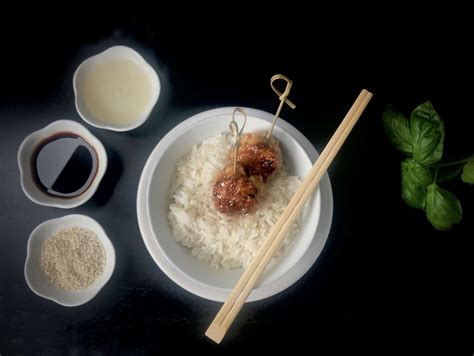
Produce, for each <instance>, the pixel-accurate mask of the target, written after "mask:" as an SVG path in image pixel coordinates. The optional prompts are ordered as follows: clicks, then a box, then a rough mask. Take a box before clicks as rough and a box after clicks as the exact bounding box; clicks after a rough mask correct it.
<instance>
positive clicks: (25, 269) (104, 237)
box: [23, 214, 116, 307]
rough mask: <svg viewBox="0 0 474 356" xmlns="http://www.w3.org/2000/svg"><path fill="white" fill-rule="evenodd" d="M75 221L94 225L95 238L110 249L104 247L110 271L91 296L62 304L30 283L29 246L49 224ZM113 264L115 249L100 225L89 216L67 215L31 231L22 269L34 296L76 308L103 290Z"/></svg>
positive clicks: (45, 222) (30, 254) (43, 223)
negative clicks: (86, 221)
mask: <svg viewBox="0 0 474 356" xmlns="http://www.w3.org/2000/svg"><path fill="white" fill-rule="evenodd" d="M76 219H77V220H89V221H90V222H91V223H92V224H93V225H96V226H95V227H94V232H95V233H96V234H97V238H98V239H99V241H100V242H101V243H102V245H103V244H104V241H105V242H106V243H107V244H108V245H109V247H110V249H109V250H107V249H106V248H105V246H104V250H105V251H106V265H107V264H109V265H110V266H111V269H110V273H109V274H107V275H105V278H104V279H103V281H102V282H101V284H100V285H98V286H96V288H95V289H94V290H93V292H91V294H90V295H89V296H88V297H87V298H84V300H82V301H80V302H77V303H67V302H63V301H62V300H60V299H58V298H55V297H52V296H50V295H46V294H43V293H41V292H39V291H38V290H37V289H36V287H35V284H34V282H32V280H31V278H30V276H29V274H28V265H29V264H30V263H32V258H33V256H32V252H31V244H32V242H33V240H34V239H35V238H37V236H39V231H40V230H41V229H42V228H43V227H44V226H46V225H50V224H60V223H61V222H62V221H68V220H72V221H73V220H76ZM78 225H80V224H78ZM91 230H92V229H91ZM97 231H99V232H100V233H97ZM115 263H116V252H115V247H114V245H113V243H112V241H111V240H110V238H109V236H108V235H107V232H106V231H105V230H104V228H103V227H102V225H101V224H100V223H99V222H98V221H97V220H95V219H94V218H91V217H90V216H87V215H83V214H69V215H64V216H61V217H59V218H53V219H49V220H46V221H43V222H42V223H40V224H39V225H38V226H36V227H35V228H34V229H33V231H32V232H31V233H30V236H29V237H28V242H27V245H26V258H25V264H24V267H23V274H24V276H25V280H26V284H27V285H28V287H29V288H30V289H31V291H32V292H33V293H35V294H36V295H38V296H40V297H42V298H45V299H48V300H51V301H53V302H55V303H58V304H60V305H62V306H65V307H76V306H79V305H82V304H85V303H87V302H89V301H91V300H92V299H94V298H95V296H96V295H97V294H98V293H99V292H100V291H101V290H102V288H104V286H105V285H106V284H107V283H108V282H109V280H110V278H111V277H112V275H113V273H114V270H115ZM103 273H106V272H105V266H104V272H103ZM69 292H72V293H74V291H69Z"/></svg>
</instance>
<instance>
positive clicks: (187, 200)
mask: <svg viewBox="0 0 474 356" xmlns="http://www.w3.org/2000/svg"><path fill="white" fill-rule="evenodd" d="M231 147H232V139H231V136H230V135H226V134H219V135H217V136H215V137H211V138H209V139H207V140H205V141H203V142H202V143H201V144H200V145H199V146H197V145H195V146H194V147H193V148H192V150H191V152H189V153H188V154H187V155H186V156H184V157H183V158H182V159H181V160H180V161H179V162H178V164H177V167H176V171H175V173H174V176H173V179H172V184H171V187H170V190H169V196H170V212H169V214H168V220H169V222H170V225H171V229H172V232H173V235H174V237H175V238H176V240H177V241H178V242H179V243H180V244H182V245H183V246H186V247H187V248H189V249H190V252H191V254H192V255H194V256H196V257H197V258H198V259H200V260H203V261H207V262H208V263H210V264H211V266H212V267H214V268H221V267H223V268H226V269H231V268H240V267H246V266H247V265H248V264H249V262H250V261H251V259H252V257H253V256H254V254H255V253H256V252H257V251H258V248H259V246H260V245H261V244H262V243H263V241H264V239H265V237H266V236H267V235H268V234H269V232H270V229H271V228H272V226H273V225H274V224H275V223H276V221H277V219H278V217H279V216H280V214H281V213H282V212H283V210H284V209H285V207H286V206H287V205H288V202H289V201H290V199H291V197H292V196H293V194H294V193H295V192H296V190H297V189H298V186H299V184H300V183H301V180H300V178H299V177H296V176H291V175H289V174H288V172H286V169H285V167H283V169H282V170H281V171H280V172H279V173H278V174H276V175H275V176H274V177H273V178H271V179H270V180H269V181H268V182H267V183H266V186H265V190H264V194H263V196H262V197H261V201H260V203H259V206H258V210H257V211H256V212H255V213H254V214H247V215H234V216H228V215H225V214H221V213H220V212H219V211H218V210H217V209H216V207H215V206H214V202H213V199H212V190H213V183H214V178H215V176H216V174H217V173H218V172H219V171H220V170H221V169H222V168H223V167H224V166H225V165H226V163H228V158H227V153H228V152H229V151H230V150H231ZM300 218H301V215H300V217H299V218H298V221H297V222H296V223H295V226H294V227H293V228H292V230H291V231H290V233H289V234H288V235H289V236H287V237H286V239H285V240H284V242H283V243H282V246H281V247H280V249H279V251H278V252H277V254H276V255H275V257H278V256H279V255H280V254H281V252H282V251H283V250H284V248H285V247H286V246H287V245H288V244H289V243H290V242H291V240H292V238H293V237H294V235H295V234H296V233H297V231H298V225H299V220H300Z"/></svg>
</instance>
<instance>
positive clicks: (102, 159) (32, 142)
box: [18, 120, 107, 209]
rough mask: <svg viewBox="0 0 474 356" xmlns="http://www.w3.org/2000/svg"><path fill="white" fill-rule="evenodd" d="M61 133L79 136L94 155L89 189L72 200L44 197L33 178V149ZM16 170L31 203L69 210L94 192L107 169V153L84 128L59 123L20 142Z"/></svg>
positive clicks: (67, 121)
mask: <svg viewBox="0 0 474 356" xmlns="http://www.w3.org/2000/svg"><path fill="white" fill-rule="evenodd" d="M60 132H72V133H75V134H77V135H79V136H81V137H82V138H83V139H84V140H85V141H86V142H87V143H88V144H89V145H91V146H92V147H93V148H94V149H95V151H96V153H97V164H98V166H97V173H96V175H95V177H94V178H93V179H92V181H91V182H90V186H89V188H88V189H87V190H86V191H84V192H83V193H82V194H80V195H78V196H76V197H72V198H64V197H58V196H53V195H49V194H46V193H45V192H44V191H42V190H41V189H39V188H38V185H37V184H36V183H35V181H34V178H33V172H32V168H33V167H32V166H33V165H32V162H31V160H32V159H33V154H34V152H35V149H36V148H37V147H38V145H39V144H40V143H41V142H42V141H44V140H46V139H47V138H49V137H51V136H53V135H55V134H57V133H60ZM18 167H19V168H20V176H21V187H22V189H23V192H24V193H25V194H26V196H27V197H28V198H30V200H32V201H34V202H35V203H37V204H40V205H45V206H53V207H56V208H64V209H70V208H75V207H77V206H79V205H81V204H84V203H85V202H86V201H88V200H89V199H90V198H91V197H92V196H93V195H94V193H95V192H96V190H97V188H98V186H99V183H100V181H101V180H102V177H103V176H104V174H105V171H106V169H107V153H106V151H105V148H104V146H103V145H102V143H101V142H100V141H99V140H98V139H97V138H96V137H95V136H94V135H92V134H91V133H90V131H89V130H88V129H86V128H85V127H84V126H83V125H81V124H80V123H78V122H75V121H71V120H58V121H54V122H53V123H51V124H49V125H48V126H46V127H44V128H42V129H41V130H38V131H35V132H33V133H31V134H30V135H28V136H27V137H26V138H25V139H24V140H23V142H22V143H21V145H20V148H19V150H18Z"/></svg>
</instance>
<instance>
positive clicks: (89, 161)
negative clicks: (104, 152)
mask: <svg viewBox="0 0 474 356" xmlns="http://www.w3.org/2000/svg"><path fill="white" fill-rule="evenodd" d="M32 166H33V169H32V171H33V174H34V178H35V183H36V184H37V185H38V187H39V188H40V189H41V190H42V191H43V192H44V193H46V194H48V195H52V196H56V197H62V198H74V197H77V196H79V195H81V194H82V193H84V192H85V191H86V190H87V189H88V188H89V187H90V186H91V184H92V181H93V180H94V178H95V176H96V174H97V170H98V157H97V152H96V151H95V149H94V147H92V146H91V145H90V144H89V143H87V142H86V141H85V140H84V139H83V138H82V137H81V136H79V135H77V134H75V133H72V132H60V133H58V134H56V135H53V136H51V137H49V138H47V139H45V140H44V141H43V142H41V143H40V144H39V145H38V147H37V148H36V150H35V153H34V154H33V160H32Z"/></svg>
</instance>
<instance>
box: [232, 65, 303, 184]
mask: <svg viewBox="0 0 474 356" xmlns="http://www.w3.org/2000/svg"><path fill="white" fill-rule="evenodd" d="M276 80H284V81H285V82H286V87H285V90H284V92H283V93H281V92H280V91H279V90H278V89H277V88H276V87H275V86H274V85H273V83H274V82H275V81H276ZM292 85H293V82H292V81H291V80H290V79H288V78H287V77H285V76H284V75H282V74H276V75H274V76H273V77H272V78H271V79H270V86H271V87H272V89H273V91H274V92H275V93H276V94H277V95H278V98H279V99H280V105H279V106H278V110H277V112H276V114H275V117H274V119H273V122H272V126H271V127H270V130H268V132H267V133H266V134H263V133H260V134H245V135H244V136H243V137H242V139H241V142H240V145H241V147H240V149H239V151H238V154H237V162H238V163H240V164H241V165H242V166H243V168H244V170H245V173H246V174H247V175H249V176H260V177H261V178H262V180H263V181H264V182H266V181H267V180H268V179H269V178H270V177H272V176H273V175H274V174H275V173H276V172H278V171H279V170H280V168H281V166H282V160H283V158H282V154H281V149H280V143H279V142H278V140H277V139H276V138H274V137H273V136H272V132H273V128H274V127H275V123H276V121H277V119H278V117H279V116H280V112H281V109H282V107H283V104H285V103H286V104H288V106H290V107H291V108H292V109H294V108H295V107H296V106H295V105H294V104H293V103H292V102H291V101H290V100H289V99H288V95H289V94H290V90H291V87H292Z"/></svg>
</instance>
